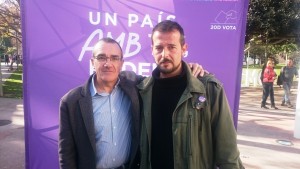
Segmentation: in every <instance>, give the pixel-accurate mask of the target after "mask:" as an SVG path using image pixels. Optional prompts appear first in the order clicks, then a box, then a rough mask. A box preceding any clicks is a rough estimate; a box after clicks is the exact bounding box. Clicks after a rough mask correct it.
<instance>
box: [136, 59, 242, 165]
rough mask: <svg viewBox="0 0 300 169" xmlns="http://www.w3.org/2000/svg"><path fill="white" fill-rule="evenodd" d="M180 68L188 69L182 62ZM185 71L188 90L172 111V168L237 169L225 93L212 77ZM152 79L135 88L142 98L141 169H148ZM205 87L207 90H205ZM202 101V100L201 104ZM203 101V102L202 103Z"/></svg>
mask: <svg viewBox="0 0 300 169" xmlns="http://www.w3.org/2000/svg"><path fill="white" fill-rule="evenodd" d="M183 66H187V65H186V64H185V63H184V65H183ZM186 70H187V81H188V82H187V87H186V89H185V91H184V92H183V94H182V96H181V98H180V100H179V102H178V104H177V106H176V109H175V111H174V112H173V119H172V121H173V122H172V128H173V129H172V130H173V150H174V152H173V153H174V169H215V168H216V167H217V166H218V167H219V168H220V169H239V168H244V167H243V166H242V163H241V161H240V158H239V151H238V148H237V140H236V130H235V128H234V125H233V120H232V113H231V111H230V108H229V105H228V102H227V98H226V96H225V92H224V89H223V87H222V86H221V85H220V83H219V82H218V81H217V80H216V79H215V78H214V77H212V76H210V75H207V76H205V77H203V79H201V81H205V83H206V85H204V84H203V83H202V82H201V81H200V80H199V79H197V78H195V77H193V76H192V75H191V72H190V70H189V69H186ZM153 84H154V79H153V78H152V77H148V78H146V79H145V80H144V81H143V82H142V83H140V84H139V85H138V88H139V90H140V95H141V97H142V99H143V111H142V112H143V113H142V115H141V116H142V133H141V169H151V163H150V157H151V152H150V150H151V98H152V87H153ZM205 86H206V87H205ZM200 100H201V101H200ZM204 100H205V101H204Z"/></svg>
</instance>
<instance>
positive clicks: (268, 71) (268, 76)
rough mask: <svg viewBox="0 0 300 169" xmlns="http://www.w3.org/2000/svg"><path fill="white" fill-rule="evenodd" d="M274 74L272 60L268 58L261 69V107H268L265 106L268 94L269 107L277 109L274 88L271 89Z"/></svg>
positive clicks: (274, 77)
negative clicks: (264, 66)
mask: <svg viewBox="0 0 300 169" xmlns="http://www.w3.org/2000/svg"><path fill="white" fill-rule="evenodd" d="M276 76H277V75H276V73H275V71H274V61H273V60H272V59H269V60H268V62H267V65H266V68H265V69H264V70H263V76H262V84H263V96H262V101H261V108H265V109H269V108H268V107H267V106H266V101H267V98H268V96H269V95H270V100H271V108H274V109H278V108H277V107H276V106H275V100H274V89H273V83H274V80H275V79H276Z"/></svg>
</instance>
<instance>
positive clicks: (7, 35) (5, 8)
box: [0, 0, 22, 49]
mask: <svg viewBox="0 0 300 169" xmlns="http://www.w3.org/2000/svg"><path fill="white" fill-rule="evenodd" d="M1 39H2V40H3V39H6V40H7V39H9V40H10V43H11V44H13V45H14V46H16V49H18V48H19V49H20V47H19V45H20V44H22V33H21V17H20V0H4V1H1V2H0V40H1ZM1 45H2V46H3V43H2V44H1ZM5 47H10V46H5Z"/></svg>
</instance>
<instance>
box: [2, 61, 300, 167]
mask: <svg viewBox="0 0 300 169" xmlns="http://www.w3.org/2000/svg"><path fill="white" fill-rule="evenodd" d="M2 67H3V66H2ZM2 71H5V72H4V73H5V74H6V75H5V76H8V75H9V73H7V70H2ZM261 92H262V91H261V88H242V90H241V98H240V110H239V122H238V146H239V149H240V152H241V159H242V161H243V163H244V165H245V167H246V168H247V169H298V168H300V160H299V159H300V139H295V138H294V137H293V131H294V119H295V109H290V108H287V107H282V106H280V100H281V96H282V94H283V91H282V89H280V88H278V87H276V88H275V100H276V101H277V103H278V104H277V106H278V108H279V110H274V109H268V110H265V109H261V108H260V98H261V94H262V93H261ZM296 94H297V90H296V89H292V98H293V102H294V103H295V99H296ZM5 120H8V122H9V121H11V123H10V124H8V125H3V126H1V125H0V169H24V168H25V167H24V161H25V160H24V158H25V157H24V154H25V148H24V120H23V100H21V99H9V98H1V97H0V121H2V123H5V122H7V121H5ZM280 140H284V141H288V142H291V143H292V145H290V146H289V145H282V144H279V143H278V141H280ZM288 142H283V143H288Z"/></svg>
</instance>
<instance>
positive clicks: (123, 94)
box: [59, 38, 203, 169]
mask: <svg viewBox="0 0 300 169" xmlns="http://www.w3.org/2000/svg"><path fill="white" fill-rule="evenodd" d="M123 62H124V61H123V53H122V49H121V47H120V45H119V44H118V43H117V42H116V41H115V40H113V39H111V38H103V39H101V40H100V41H99V42H98V43H97V44H96V45H95V46H94V49H93V57H92V58H91V63H92V65H93V67H94V70H95V73H94V74H92V75H91V76H90V78H89V80H88V81H87V82H86V84H84V85H83V86H80V87H77V88H75V89H72V90H71V91H69V92H68V93H67V94H66V95H65V96H63V97H62V99H61V102H60V129H59V162H60V168H61V169H96V168H97V169H108V168H109V169H111V168H113V169H125V168H126V169H127V168H138V165H137V163H138V162H139V159H138V160H135V157H136V154H137V152H138V151H137V150H138V145H139V137H140V120H139V119H140V102H139V95H138V91H137V88H136V86H135V85H136V84H137V83H139V82H140V81H141V80H142V79H143V77H142V76H137V75H136V74H135V73H133V72H128V71H125V72H122V73H120V71H121V68H122V65H123ZM193 66H194V71H195V73H196V74H199V70H200V69H201V66H199V65H198V67H197V64H194V65H193ZM195 66H196V67H195ZM199 68H200V69H199ZM201 74H203V71H202V72H201Z"/></svg>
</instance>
